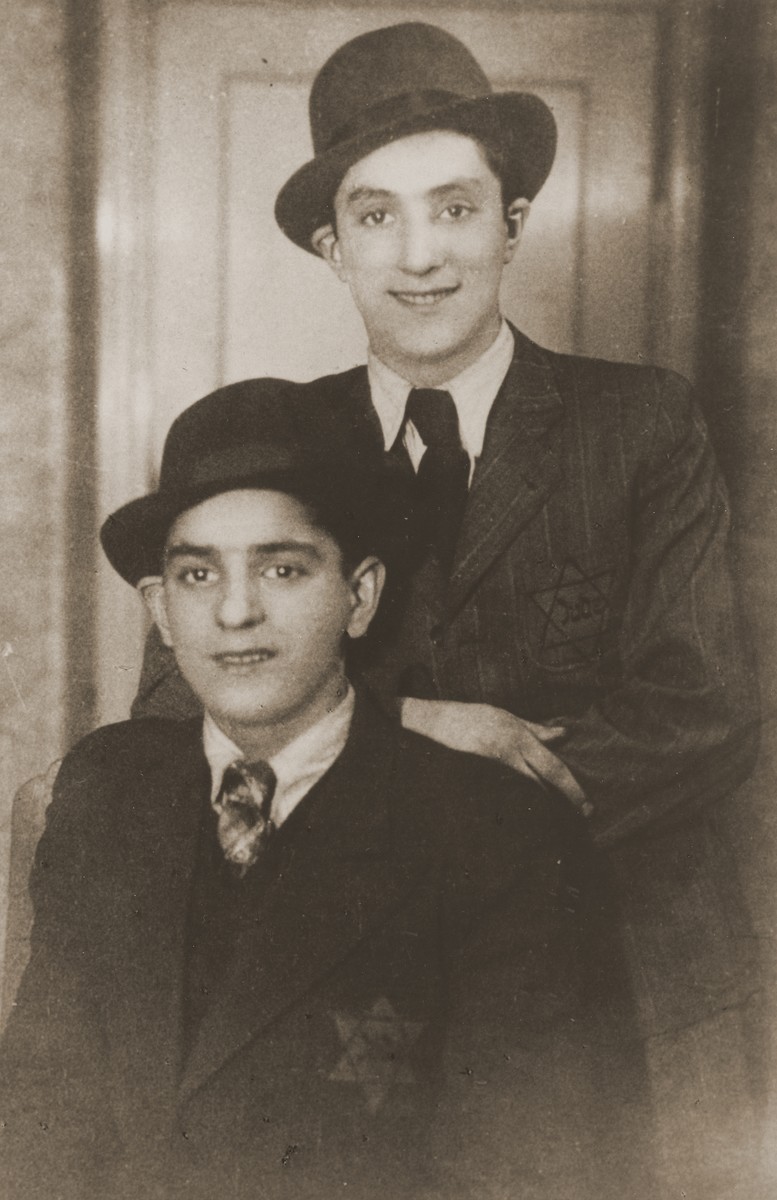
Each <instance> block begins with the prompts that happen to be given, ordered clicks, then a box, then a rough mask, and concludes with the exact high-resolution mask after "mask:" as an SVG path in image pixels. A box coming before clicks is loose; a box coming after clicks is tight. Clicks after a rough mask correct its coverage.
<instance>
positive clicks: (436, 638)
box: [429, 625, 445, 646]
mask: <svg viewBox="0 0 777 1200" xmlns="http://www.w3.org/2000/svg"><path fill="white" fill-rule="evenodd" d="M429 637H430V638H431V640H432V645H433V646H442V644H443V642H444V641H445V630H444V629H443V627H442V625H435V626H433V628H432V630H431V632H430V634H429Z"/></svg>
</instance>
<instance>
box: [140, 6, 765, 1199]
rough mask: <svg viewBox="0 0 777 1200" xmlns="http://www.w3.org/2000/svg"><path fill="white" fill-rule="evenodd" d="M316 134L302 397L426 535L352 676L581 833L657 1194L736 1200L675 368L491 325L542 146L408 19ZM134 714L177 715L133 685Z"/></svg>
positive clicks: (688, 438) (704, 451)
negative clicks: (352, 438)
mask: <svg viewBox="0 0 777 1200" xmlns="http://www.w3.org/2000/svg"><path fill="white" fill-rule="evenodd" d="M310 117H311V127H312V135H313V145H314V151H315V155H314V158H313V159H312V161H311V162H309V163H307V164H306V165H305V166H303V167H302V168H301V169H300V170H299V171H297V172H296V173H295V175H294V176H293V177H292V178H291V179H290V180H289V181H288V183H287V184H286V185H285V187H284V188H283V189H282V191H281V193H280V195H279V197H278V202H277V207H276V215H277V218H278V222H279V224H280V226H281V228H282V229H283V231H284V233H285V234H286V235H287V236H288V237H290V238H291V239H292V240H293V241H294V242H295V243H296V244H297V245H299V246H300V247H301V248H302V249H303V250H305V251H307V252H310V253H314V254H319V255H320V256H321V257H322V258H323V259H324V260H325V261H326V262H327V263H328V264H329V266H330V267H331V268H332V269H333V270H334V271H335V272H336V274H337V276H338V277H339V278H340V279H341V280H343V281H344V283H345V284H346V285H347V286H348V287H349V288H350V291H351V294H352V296H353V299H354V302H355V304H356V305H357V307H358V309H359V312H360V313H361V315H362V317H363V319H364V322H365V325H366V328H367V332H368V335H369V342H370V353H369V361H368V363H367V366H366V368H365V367H359V368H357V369H355V370H353V371H350V372H346V373H344V374H342V375H338V376H334V377H332V378H330V379H328V380H324V381H318V384H317V386H318V388H319V389H320V388H321V387H322V386H323V387H324V388H325V390H326V392H327V393H328V395H329V403H330V404H331V405H332V406H333V407H334V408H335V409H343V408H344V409H345V410H346V411H347V412H348V413H349V414H350V419H351V420H352V421H354V422H356V423H359V422H361V423H364V424H365V425H367V426H370V425H371V426H372V428H373V430H374V435H375V437H376V439H382V444H383V446H384V448H385V449H386V451H387V452H388V453H389V454H391V455H392V456H394V457H396V458H399V459H404V460H405V462H406V464H407V469H408V470H411V469H412V470H413V471H416V472H418V476H417V478H418V494H419V505H420V506H421V508H422V509H423V511H424V514H425V529H424V534H425V539H426V545H427V548H428V551H429V553H428V555H427V558H426V561H425V562H424V564H423V566H422V567H421V568H420V569H419V570H418V571H417V572H416V575H415V579H414V584H413V590H412V594H411V596H410V601H409V605H408V608H407V618H406V620H405V622H404V624H403V625H402V627H401V628H399V629H398V630H396V631H395V632H394V635H393V636H392V637H391V638H390V639H387V640H386V643H385V645H384V651H383V655H382V659H381V662H380V663H379V664H378V665H377V666H376V667H374V668H373V671H372V675H373V680H374V681H375V682H376V684H377V685H378V686H379V687H381V688H382V689H383V690H384V691H385V693H386V694H387V695H389V696H390V695H392V694H393V695H397V696H399V697H404V698H405V699H404V703H403V709H402V711H403V720H404V722H405V724H406V725H408V726H410V727H412V728H414V729H417V730H420V731H422V732H424V733H426V734H428V735H429V736H431V737H433V738H436V739H438V740H439V741H442V742H444V743H446V744H448V745H450V746H454V747H457V748H460V749H466V750H470V751H474V752H476V753H479V754H483V755H486V756H488V757H493V758H499V759H501V760H502V761H503V762H506V763H509V764H510V765H512V766H513V767H514V768H515V769H517V770H519V771H523V772H525V773H527V774H534V775H537V776H540V777H542V778H545V779H548V780H550V781H551V782H553V783H554V784H555V785H556V786H558V787H561V788H562V789H563V790H565V791H566V792H567V794H568V795H569V796H570V797H572V798H573V799H574V800H575V802H576V803H578V804H579V805H580V806H581V808H582V809H583V810H584V811H585V812H587V813H588V814H589V817H590V822H591V828H592V830H593V831H594V833H595V836H596V838H597V839H598V841H599V842H600V844H601V845H602V846H605V847H608V848H609V849H610V850H611V859H612V863H613V865H614V868H615V871H616V873H617V874H618V875H619V877H620V879H621V881H622V885H623V887H622V899H623V904H624V909H625V912H626V919H625V929H626V933H627V937H628V941H629V945H630V950H631V954H632V965H633V972H634V979H635V982H636V983H637V986H638V990H639V992H640V997H641V1011H642V1018H643V1029H644V1034H645V1036H646V1037H649V1038H650V1047H651V1051H650V1053H651V1061H652V1066H653V1071H654V1083H655V1092H656V1100H657V1104H658V1106H659V1110H660V1113H662V1114H663V1121H664V1138H665V1143H664V1144H665V1150H666V1154H667V1158H668V1166H667V1170H668V1172H669V1173H670V1174H671V1176H672V1178H673V1186H674V1185H675V1184H676V1185H681V1186H682V1187H683V1188H684V1190H685V1193H686V1194H687V1195H688V1196H694V1197H695V1196H699V1197H704V1200H709V1197H710V1196H713V1195H719V1194H720V1195H725V1196H726V1197H727V1198H730V1197H734V1196H739V1195H740V1194H741V1195H743V1196H747V1197H748V1200H749V1196H750V1195H751V1194H752V1193H751V1191H750V1190H748V1189H749V1188H751V1179H750V1176H749V1174H748V1170H749V1167H750V1165H751V1162H752V1158H753V1137H754V1136H757V1134H754V1133H753V1131H754V1130H757V1121H756V1120H755V1116H754V1114H755V1108H754V1105H755V1104H756V1094H757V1090H758V1088H757V1081H756V1080H755V1079H754V1078H753V1075H752V1070H751V1067H750V1066H749V1065H748V1064H752V1063H753V1062H754V1061H757V1059H758V1048H757V1044H756V1043H755V1042H752V1041H751V1040H750V1035H749V1022H750V1021H751V1020H752V1019H754V1018H753V1004H754V1002H753V1001H752V1000H751V997H752V996H753V994H754V993H757V991H758V986H759V985H758V979H757V972H756V967H755V961H754V960H755V943H754V939H753V938H752V932H751V930H750V926H749V922H748V919H747V916H746V913H745V910H744V905H743V901H742V896H741V894H740V890H739V887H738V884H737V881H736V869H735V864H734V862H733V857H732V855H731V853H730V850H729V847H728V846H727V844H726V842H725V839H724V838H723V837H722V836H721V835H720V833H719V830H718V824H717V822H718V809H719V805H720V803H721V802H724V801H725V799H726V798H727V797H728V796H730V795H731V793H732V791H733V790H734V789H735V788H736V786H737V785H738V784H739V783H741V781H742V780H743V779H744V778H745V777H746V776H747V775H748V773H749V772H750V770H751V768H752V765H753V761H754V758H755V753H756V746H757V718H756V705H755V699H754V695H753V691H754V689H753V682H752V676H751V674H750V672H749V669H748V659H747V654H746V652H745V649H744V647H743V640H742V632H741V625H740V617H739V614H738V611H737V604H736V600H735V597H734V594H733V589H732V585H731V577H730V573H729V567H728V560H727V547H726V538H727V529H728V509H727V501H726V496H725V491H724V487H723V484H722V482H721V479H720V476H719V474H718V470H717V467H716V464H715V460H714V456H713V452H712V449H711V446H710V443H709V438H708V435H707V432H706V429H705V426H704V421H703V418H702V416H701V414H700V412H699V409H698V408H697V406H696V404H695V403H694V401H693V399H692V397H691V395H690V391H689V387H688V385H687V384H686V382H685V381H684V380H683V379H681V378H680V377H678V376H677V375H675V374H673V373H670V372H667V371H662V370H658V369H654V368H650V367H636V366H630V365H625V364H619V363H608V362H602V361H597V360H591V359H584V358H576V357H570V356H565V355H559V354H555V353H553V352H551V351H548V350H545V349H543V348H541V347H540V346H537V345H535V344H533V343H532V342H531V341H529V340H528V339H527V338H526V337H524V336H523V335H522V334H521V333H520V332H519V331H518V330H516V329H514V328H513V327H512V326H510V325H509V324H508V323H507V322H506V321H505V320H504V319H503V317H502V314H501V310H500V303H499V285H500V280H501V276H502V272H503V270H504V268H505V265H506V264H507V263H509V262H510V260H511V259H512V258H513V256H514V255H515V252H516V248H517V246H518V244H519V241H520V238H521V234H522V231H523V228H524V224H525V221H526V219H527V216H528V212H529V204H530V202H531V201H532V200H533V198H534V196H535V195H536V193H537V192H538V191H539V189H540V188H541V186H542V184H543V182H544V180H545V178H546V176H547V174H548V172H549V171H550V168H551V164H552V161H553V157H554V151H555V141H556V130H555V122H554V119H553V116H552V114H551V112H550V110H549V109H548V108H547V106H546V105H545V104H544V103H543V102H542V101H541V100H540V99H539V98H537V97H536V96H532V95H527V94H523V93H518V94H516V93H494V92H493V90H492V88H491V86H490V84H489V81H488V80H487V78H486V77H485V75H484V74H483V72H482V70H481V69H480V67H479V65H478V64H477V62H476V61H475V60H474V59H473V57H472V56H471V54H470V53H469V52H468V50H467V49H466V48H465V47H464V46H463V45H462V44H461V43H460V42H458V41H457V40H456V39H455V38H453V37H451V36H450V35H449V34H447V33H445V32H443V31H442V30H440V29H438V28H434V27H432V26H429V25H424V24H404V25H398V26H394V27H392V28H387V29H381V30H377V31H375V32H371V33H367V34H365V35H363V36H361V37H357V38H355V39H354V40H352V41H350V42H348V43H347V44H346V45H344V46H343V47H341V48H340V49H339V50H338V51H337V52H336V53H335V54H334V55H333V56H332V57H331V58H330V59H329V61H328V62H327V63H326V64H325V65H324V66H323V68H322V69H321V71H320V72H319V75H318V77H317V78H316V80H315V83H314V85H313V89H312V92H311V100H310ZM138 703H139V706H140V709H141V710H142V709H143V707H144V705H145V706H150V707H152V708H153V707H154V706H155V705H156V706H158V707H159V708H161V709H162V710H164V709H167V710H168V711H169V710H170V708H171V707H172V708H175V707H176V706H178V705H180V704H181V703H183V705H184V708H185V698H183V697H181V695H180V693H178V694H177V695H176V688H175V683H174V680H171V678H170V677H169V676H168V677H167V678H165V671H164V667H162V668H161V669H160V667H159V665H158V664H157V665H155V664H154V662H153V661H148V662H147V670H146V673H145V679H144V682H143V685H142V688H141V696H140V697H139V701H138ZM732 1093H733V1094H732ZM743 1189H744V1190H743Z"/></svg>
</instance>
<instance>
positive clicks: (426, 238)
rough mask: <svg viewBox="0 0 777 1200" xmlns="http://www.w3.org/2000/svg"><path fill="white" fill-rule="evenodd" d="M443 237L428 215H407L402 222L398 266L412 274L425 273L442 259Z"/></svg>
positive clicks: (439, 263) (437, 265)
mask: <svg viewBox="0 0 777 1200" xmlns="http://www.w3.org/2000/svg"><path fill="white" fill-rule="evenodd" d="M443 257H444V255H443V239H442V237H441V236H440V231H439V230H438V229H436V228H435V227H434V226H433V224H432V222H431V221H430V220H429V218H428V217H425V216H414V217H409V218H408V219H407V220H406V221H405V222H404V224H403V228H402V240H401V245H400V266H401V268H402V270H403V271H408V272H410V273H411V274H413V275H425V274H426V273H427V272H428V271H432V270H434V268H435V267H439V266H440V265H441V263H442V260H443Z"/></svg>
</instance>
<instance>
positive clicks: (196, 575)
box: [178, 567, 216, 584]
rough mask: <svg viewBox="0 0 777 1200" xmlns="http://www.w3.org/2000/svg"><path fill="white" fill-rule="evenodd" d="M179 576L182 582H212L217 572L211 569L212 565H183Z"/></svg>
mask: <svg viewBox="0 0 777 1200" xmlns="http://www.w3.org/2000/svg"><path fill="white" fill-rule="evenodd" d="M178 578H179V579H180V580H181V582H182V583H189V584H203V583H212V582H213V580H214V579H215V578H216V572H215V571H213V570H211V568H210V567H182V568H181V570H180V571H179V573H178Z"/></svg>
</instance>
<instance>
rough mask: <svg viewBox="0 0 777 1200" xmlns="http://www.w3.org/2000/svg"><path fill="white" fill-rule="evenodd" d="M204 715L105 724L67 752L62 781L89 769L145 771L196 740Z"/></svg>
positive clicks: (63, 764)
mask: <svg viewBox="0 0 777 1200" xmlns="http://www.w3.org/2000/svg"><path fill="white" fill-rule="evenodd" d="M201 723H202V721H201V718H197V719H196V720H190V721H175V720H172V719H165V718H162V717H144V718H138V719H135V720H132V721H119V722H117V723H116V724H113V725H103V726H101V727H100V728H99V729H96V730H94V732H93V733H89V734H87V735H86V737H84V738H82V739H81V741H80V742H77V743H76V745H75V746H74V747H73V748H72V750H70V751H69V752H68V754H67V755H66V756H65V758H64V760H63V762H62V767H61V769H60V775H59V781H60V783H61V782H62V781H64V780H67V779H69V778H71V777H76V778H78V777H80V776H81V775H82V774H83V771H84V769H87V770H89V771H90V772H92V771H95V770H108V771H110V772H115V771H126V770H128V769H132V768H135V767H136V768H137V769H138V770H143V769H144V767H146V766H147V765H148V764H149V763H150V762H153V761H156V760H157V759H158V758H159V756H160V754H163V755H165V756H166V757H167V756H170V755H172V754H175V753H176V752H177V751H178V750H180V749H183V748H185V747H187V746H189V745H191V744H192V742H193V741H195V740H196V736H197V730H198V729H199V727H200V725H201Z"/></svg>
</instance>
